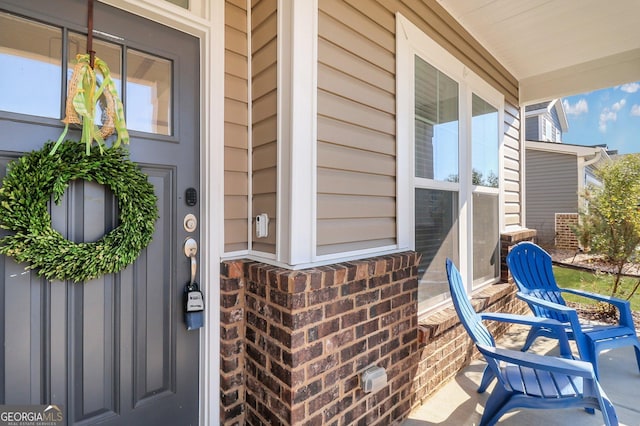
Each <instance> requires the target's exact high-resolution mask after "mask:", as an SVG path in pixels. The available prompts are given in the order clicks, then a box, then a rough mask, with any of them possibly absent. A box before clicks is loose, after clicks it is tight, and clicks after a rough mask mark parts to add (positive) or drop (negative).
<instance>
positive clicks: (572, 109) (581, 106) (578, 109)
mask: <svg viewBox="0 0 640 426" xmlns="http://www.w3.org/2000/svg"><path fill="white" fill-rule="evenodd" d="M562 105H563V106H564V111H565V112H566V113H567V115H581V114H586V113H588V112H589V104H588V103H587V100H586V99H584V98H582V99H580V100H579V101H578V102H576V103H575V104H574V105H571V104H570V103H569V101H567V100H566V99H565V100H563V101H562Z"/></svg>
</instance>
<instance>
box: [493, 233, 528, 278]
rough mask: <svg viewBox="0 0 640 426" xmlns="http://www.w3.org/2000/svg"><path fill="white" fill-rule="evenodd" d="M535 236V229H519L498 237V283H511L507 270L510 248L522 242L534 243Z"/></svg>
mask: <svg viewBox="0 0 640 426" xmlns="http://www.w3.org/2000/svg"><path fill="white" fill-rule="evenodd" d="M536 234H537V232H536V230H535V229H520V230H517V231H513V232H506V233H504V234H501V235H500V281H502V282H504V283H513V278H512V277H511V274H510V273H509V268H507V254H509V251H510V250H511V247H513V246H515V245H516V244H518V243H519V242H522V241H531V242H535V238H536Z"/></svg>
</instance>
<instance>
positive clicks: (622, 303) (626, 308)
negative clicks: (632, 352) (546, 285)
mask: <svg viewBox="0 0 640 426" xmlns="http://www.w3.org/2000/svg"><path fill="white" fill-rule="evenodd" d="M560 291H561V292H563V293H570V294H575V295H577V296H582V297H586V298H589V299H593V300H597V301H599V302H605V303H610V304H612V305H613V306H615V307H616V308H617V309H618V312H620V325H622V326H625V327H629V328H631V329H632V330H635V325H634V322H633V316H632V315H631V302H629V301H628V300H623V299H619V298H617V297H611V296H604V295H602V294H597V293H591V292H588V291H584V290H577V289H574V288H561V289H560Z"/></svg>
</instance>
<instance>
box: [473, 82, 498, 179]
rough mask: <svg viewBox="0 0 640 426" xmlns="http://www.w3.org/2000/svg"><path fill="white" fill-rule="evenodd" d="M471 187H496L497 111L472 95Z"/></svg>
mask: <svg viewBox="0 0 640 426" xmlns="http://www.w3.org/2000/svg"><path fill="white" fill-rule="evenodd" d="M471 114H472V119H471V145H472V153H471V156H472V159H473V160H472V161H473V170H472V172H473V177H472V183H473V185H481V186H488V187H492V188H497V187H498V110H497V109H496V108H495V107H494V106H492V105H491V104H489V103H487V102H486V101H484V100H483V99H482V98H481V97H479V96H477V95H476V94H475V93H474V94H473V100H472V107H471Z"/></svg>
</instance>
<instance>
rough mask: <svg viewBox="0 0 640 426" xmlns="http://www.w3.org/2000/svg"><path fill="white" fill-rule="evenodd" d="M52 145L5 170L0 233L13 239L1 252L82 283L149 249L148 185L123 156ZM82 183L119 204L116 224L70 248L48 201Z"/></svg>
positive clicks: (152, 204) (153, 214) (151, 197)
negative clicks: (95, 238) (0, 230)
mask: <svg viewBox="0 0 640 426" xmlns="http://www.w3.org/2000/svg"><path fill="white" fill-rule="evenodd" d="M53 145H54V142H48V143H47V144H45V146H44V147H43V148H42V149H41V150H39V151H33V152H31V153H29V154H27V155H25V156H23V157H21V158H19V159H17V160H16V161H13V162H12V163H11V164H10V165H9V170H8V173H7V175H6V177H5V178H4V181H3V185H2V188H0V227H2V228H4V229H9V230H13V231H15V234H12V235H8V236H5V237H3V238H1V239H0V253H2V254H5V255H8V256H12V257H14V258H15V259H16V261H18V262H28V263H29V264H30V265H29V266H28V267H27V268H29V269H34V268H36V269H37V270H38V274H39V275H41V276H44V277H46V278H47V279H50V280H54V279H55V280H60V281H64V280H71V281H75V282H81V281H87V280H90V279H93V278H96V277H99V276H102V275H104V274H109V273H115V272H119V271H121V270H122V269H124V268H125V267H126V266H127V265H129V264H131V263H133V261H134V260H136V258H137V257H138V255H139V253H140V251H141V250H142V249H143V248H144V247H146V246H147V244H149V242H150V241H151V237H152V235H153V232H154V225H155V221H156V219H157V217H158V211H157V206H156V196H155V193H154V188H153V185H151V184H150V183H149V182H148V180H147V176H145V175H144V174H143V173H142V172H140V170H139V169H138V166H137V165H136V164H135V163H133V162H132V161H130V160H129V159H128V154H127V151H125V150H124V149H122V148H121V147H117V148H114V147H111V148H109V149H106V150H104V151H103V152H102V153H100V148H99V147H96V146H94V147H92V148H91V151H90V153H89V155H86V152H85V146H84V144H82V143H79V142H74V141H65V142H63V143H61V144H59V146H58V149H57V150H56V152H55V153H54V154H50V151H51V149H52V148H53ZM74 179H84V180H87V181H94V182H97V183H99V184H102V185H106V186H108V187H109V188H111V190H112V191H113V194H114V195H115V197H116V198H117V200H118V207H119V211H120V224H119V225H118V226H117V227H116V228H115V229H113V230H112V231H110V232H109V233H107V234H106V235H104V236H103V237H102V238H101V239H100V240H98V241H95V242H88V243H74V242H72V241H69V240H67V239H66V238H64V237H63V236H62V235H61V234H60V232H58V231H56V230H55V229H53V228H52V226H51V215H50V214H49V209H48V203H49V201H50V200H51V198H52V196H53V200H54V201H55V202H56V204H58V203H59V202H60V199H61V198H62V196H63V194H64V191H65V189H66V188H67V187H68V185H69V182H70V181H72V180H74Z"/></svg>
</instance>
